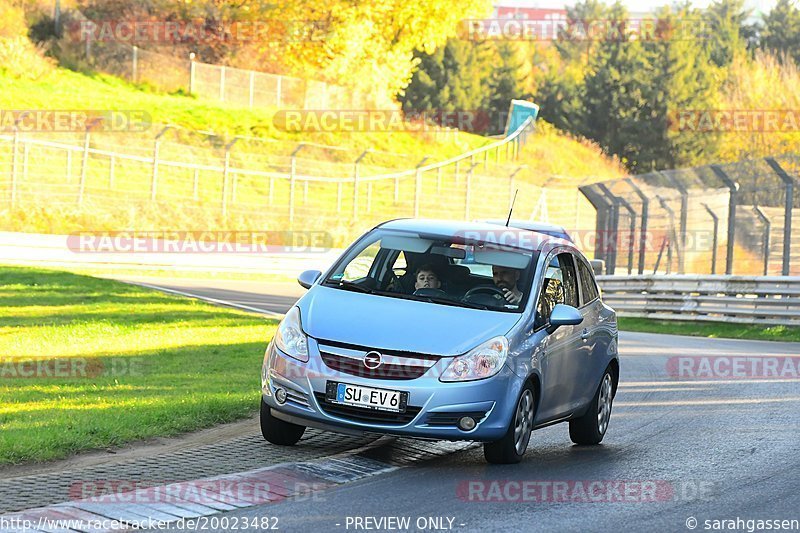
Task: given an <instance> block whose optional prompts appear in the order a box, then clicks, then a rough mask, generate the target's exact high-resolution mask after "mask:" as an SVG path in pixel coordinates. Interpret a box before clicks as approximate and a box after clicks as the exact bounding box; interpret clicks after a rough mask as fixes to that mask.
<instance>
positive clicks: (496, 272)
mask: <svg viewBox="0 0 800 533" xmlns="http://www.w3.org/2000/svg"><path fill="white" fill-rule="evenodd" d="M519 276H520V271H519V270H517V269H516V268H508V267H502V266H492V280H493V281H494V284H495V286H496V287H497V288H498V289H501V290H502V291H503V298H505V299H506V301H507V302H508V303H510V304H519V303H520V302H521V301H522V291H520V290H519V289H518V288H517V281H519Z"/></svg>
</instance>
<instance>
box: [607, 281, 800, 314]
mask: <svg viewBox="0 0 800 533" xmlns="http://www.w3.org/2000/svg"><path fill="white" fill-rule="evenodd" d="M597 280H598V282H599V284H600V287H601V289H602V291H603V299H604V300H605V302H606V303H607V304H608V305H610V306H611V307H613V308H614V309H616V310H617V312H618V313H619V315H620V316H631V317H646V318H654V319H666V320H702V321H713V322H732V323H757V324H767V325H794V326H800V276H757V277H756V276H696V275H650V276H599V277H598V278H597Z"/></svg>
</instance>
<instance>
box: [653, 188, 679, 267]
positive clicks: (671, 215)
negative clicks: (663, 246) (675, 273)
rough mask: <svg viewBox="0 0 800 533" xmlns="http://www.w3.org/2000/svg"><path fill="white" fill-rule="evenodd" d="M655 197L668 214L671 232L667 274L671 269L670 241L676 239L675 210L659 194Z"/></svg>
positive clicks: (670, 244)
mask: <svg viewBox="0 0 800 533" xmlns="http://www.w3.org/2000/svg"><path fill="white" fill-rule="evenodd" d="M656 198H657V199H658V203H659V204H661V208H662V209H664V211H666V212H667V213H668V214H669V226H670V233H671V236H670V238H669V244H668V246H667V274H669V273H670V271H671V269H672V243H673V242H675V241H676V240H677V232H676V231H675V211H673V210H672V208H671V207H670V206H669V204H667V201H666V200H664V199H663V198H662V197H661V196H659V195H656Z"/></svg>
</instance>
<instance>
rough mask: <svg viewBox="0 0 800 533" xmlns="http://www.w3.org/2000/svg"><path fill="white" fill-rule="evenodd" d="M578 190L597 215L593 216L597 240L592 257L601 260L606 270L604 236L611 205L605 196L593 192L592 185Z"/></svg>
mask: <svg viewBox="0 0 800 533" xmlns="http://www.w3.org/2000/svg"><path fill="white" fill-rule="evenodd" d="M578 190H579V191H580V192H581V194H583V196H584V197H585V198H586V199H587V200H588V201H589V203H590V204H592V206H593V207H594V208H595V210H596V212H597V215H596V216H595V232H596V234H597V238H596V239H595V244H594V256H595V258H596V259H602V260H603V261H605V262H606V268H608V260H607V253H608V249H607V248H608V247H607V246H606V236H607V233H608V225H609V220H610V217H609V212H610V211H611V206H612V204H611V203H610V202H609V201H608V198H606V196H605V195H603V194H601V193H598V192H597V191H595V190H594V186H593V185H581V186H579V187H578Z"/></svg>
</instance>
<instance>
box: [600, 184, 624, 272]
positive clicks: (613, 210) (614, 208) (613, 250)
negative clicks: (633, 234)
mask: <svg viewBox="0 0 800 533" xmlns="http://www.w3.org/2000/svg"><path fill="white" fill-rule="evenodd" d="M597 188H598V189H600V193H601V194H602V195H603V196H605V197H606V199H607V200H608V202H609V211H610V214H611V216H610V218H609V224H608V225H609V228H608V229H609V232H608V233H609V234H608V235H607V237H606V244H607V245H608V246H609V248H608V252H607V256H606V257H607V258H608V259H607V261H606V274H612V275H613V274H614V273H615V272H616V270H617V246H618V243H619V199H618V198H617V197H616V196H615V195H614V194H613V193H612V192H611V191H610V190H609V189H608V187H606V186H605V185H603V184H602V183H598V184H597Z"/></svg>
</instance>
